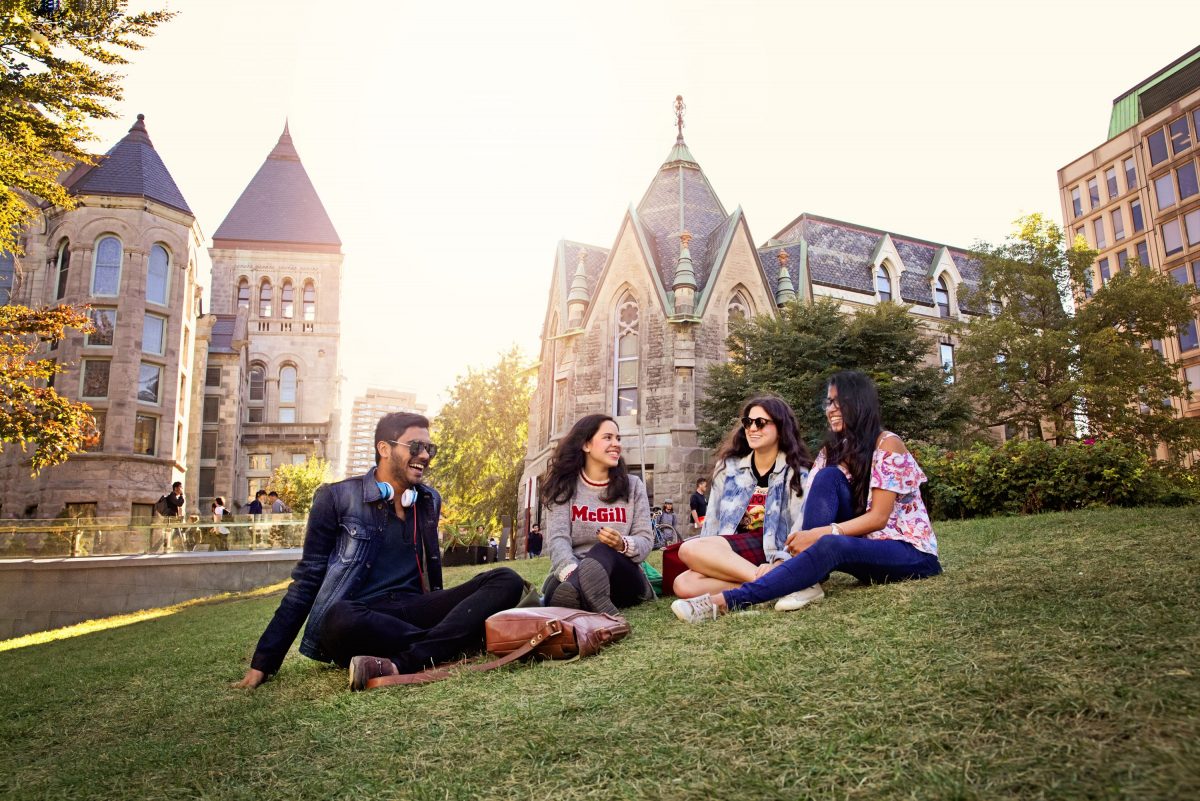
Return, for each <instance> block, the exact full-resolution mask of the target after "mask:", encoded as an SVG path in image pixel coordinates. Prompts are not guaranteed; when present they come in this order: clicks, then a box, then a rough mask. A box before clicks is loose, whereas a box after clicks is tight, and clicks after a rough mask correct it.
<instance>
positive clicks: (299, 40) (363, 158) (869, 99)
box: [96, 0, 1200, 411]
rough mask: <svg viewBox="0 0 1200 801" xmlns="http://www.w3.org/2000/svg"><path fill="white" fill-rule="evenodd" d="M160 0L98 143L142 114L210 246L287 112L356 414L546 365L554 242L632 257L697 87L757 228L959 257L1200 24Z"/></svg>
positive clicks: (1173, 12) (1048, 195) (725, 169)
mask: <svg viewBox="0 0 1200 801" xmlns="http://www.w3.org/2000/svg"><path fill="white" fill-rule="evenodd" d="M164 3H166V4H167V6H168V7H169V8H171V9H173V10H176V11H180V12H182V13H180V14H179V16H178V17H176V18H175V19H174V20H173V21H172V22H170V23H168V24H167V25H166V26H165V27H164V28H163V29H162V30H161V32H160V33H159V34H158V35H156V36H155V37H154V38H153V39H151V40H150V41H149V42H148V46H147V49H146V50H144V51H142V52H141V53H135V54H134V56H133V58H134V63H133V64H132V65H130V67H129V68H128V70H127V75H128V77H127V80H126V82H125V99H124V101H123V102H121V103H120V104H118V106H117V111H118V112H119V114H120V118H119V119H118V120H115V121H107V122H104V123H102V124H98V125H97V126H96V130H97V133H98V134H99V136H100V142H99V144H98V149H100V150H106V149H107V148H108V147H110V146H111V145H112V144H113V143H115V142H116V141H117V140H118V139H119V138H120V137H121V136H122V135H123V134H124V132H125V130H126V129H127V128H128V127H129V126H130V125H131V124H132V122H133V120H134V117H135V115H136V114H137V113H139V112H141V113H144V114H145V115H146V123H147V125H148V127H149V131H150V135H151V137H152V138H153V140H154V144H155V146H156V147H157V148H158V150H159V152H160V154H161V155H162V157H163V160H164V161H165V162H166V164H167V167H168V168H169V169H170V170H171V172H172V174H173V175H174V177H175V180H176V182H177V183H178V184H179V187H180V189H181V190H182V191H183V194H184V197H186V198H187V200H188V203H189V204H190V205H191V207H192V209H193V211H195V212H196V214H197V217H198V219H199V223H200V226H201V228H202V230H203V231H204V233H205V235H206V236H207V237H209V244H210V245H211V236H212V233H213V231H215V230H216V228H217V226H218V225H219V224H220V223H221V220H222V219H224V217H225V214H226V213H227V212H228V211H229V209H230V207H231V206H232V204H233V202H234V201H235V200H236V199H237V197H238V195H239V194H240V193H241V191H242V189H243V188H245V186H246V184H247V183H248V182H249V180H250V178H251V177H252V176H253V175H254V173H255V171H256V170H257V169H258V167H259V166H260V165H261V163H262V161H263V159H264V158H265V157H266V155H267V153H268V152H269V151H270V150H271V148H272V147H273V146H274V144H275V142H276V140H277V139H278V137H279V133H280V131H281V130H282V128H283V121H284V118H285V117H288V118H290V120H291V132H292V136H293V139H294V141H295V144H296V147H297V149H298V150H299V152H300V155H301V158H302V159H303V161H304V165H305V167H306V168H307V170H308V173H309V175H310V176H311V177H312V179H313V182H314V184H315V185H316V187H317V191H318V192H319V193H320V195H321V197H322V199H323V201H324V203H325V207H326V209H327V210H328V212H329V215H330V217H331V218H332V220H333V223H334V225H335V226H336V228H337V230H338V232H339V234H340V235H341V238H342V241H343V249H344V251H345V254H346V261H345V267H344V270H345V275H344V281H343V289H344V293H343V298H342V326H343V340H342V341H343V350H342V367H343V371H344V373H345V374H346V376H347V379H348V385H347V389H348V392H347V394H348V396H349V397H347V398H345V399H344V400H345V404H344V405H345V406H346V407H347V408H348V407H349V404H350V402H351V400H352V398H353V396H354V395H356V394H358V392H359V391H361V389H362V388H363V387H365V386H367V385H368V384H371V385H383V386H390V387H396V388H403V389H411V390H415V391H416V392H417V394H418V399H419V400H420V401H421V402H424V403H427V404H429V406H430V407H431V411H436V409H437V407H438V406H440V405H441V403H442V402H444V400H445V394H446V390H447V388H448V387H449V386H450V385H452V384H453V382H454V379H455V377H456V376H457V375H459V374H461V373H465V371H466V369H467V368H468V367H470V366H474V367H484V366H486V365H488V364H491V363H493V362H494V361H495V360H496V358H497V355H498V353H499V352H500V351H502V350H505V349H506V348H507V347H508V346H509V345H510V344H512V343H516V344H518V345H520V346H521V347H522V348H523V349H524V350H525V352H526V353H527V354H528V355H529V356H530V358H531V359H532V358H536V357H537V350H538V334H539V332H540V328H541V323H542V320H543V317H544V314H545V310H546V303H547V290H548V287H549V283H550V276H551V269H552V266H553V259H554V252H555V245H556V243H557V242H558V240H559V239H560V238H568V239H574V240H578V241H583V242H588V243H591V244H595V245H599V246H601V247H605V248H607V247H610V246H611V245H612V243H613V239H614V237H615V236H616V233H617V226H618V224H619V223H620V221H621V217H622V215H623V214H624V212H625V209H626V207H627V206H628V205H629V204H630V203H634V204H636V203H637V202H638V201H639V200H640V199H641V196H642V194H643V192H644V191H645V189H646V187H647V186H648V185H649V183H650V180H651V179H652V178H653V176H654V173H655V171H656V170H657V169H658V167H659V165H660V164H661V163H662V161H663V160H664V158H665V157H666V155H667V153H668V151H669V150H670V148H671V145H672V144H673V143H674V138H675V128H674V115H673V110H672V103H673V101H674V99H675V96H676V95H677V94H682V95H683V97H684V101H685V102H686V103H687V114H686V128H685V129H684V135H685V138H686V140H687V143H688V146H689V147H690V148H691V150H692V153H693V154H694V155H695V156H696V159H697V160H698V161H699V162H700V165H701V167H702V168H703V169H704V171H705V173H706V174H707V175H708V178H709V180H710V181H711V182H712V184H713V187H714V188H715V189H716V191H717V194H718V195H719V196H720V197H721V200H722V202H723V203H724V204H725V206H726V207H727V208H728V209H730V210H732V209H733V208H735V207H736V206H738V205H741V206H742V208H743V209H744V210H745V212H746V216H747V219H748V221H749V224H750V230H751V233H752V234H753V236H754V238H755V240H756V242H759V243H761V242H763V241H765V240H766V239H768V238H769V237H771V236H772V235H774V234H775V233H776V232H778V231H779V230H780V229H781V228H783V227H784V226H785V225H786V224H787V223H788V222H790V221H791V220H792V219H794V218H795V217H797V216H798V215H799V214H801V213H802V212H805V211H808V212H812V213H815V214H822V215H826V216H830V217H836V218H841V219H845V220H850V221H853V222H856V223H861V224H863V225H868V226H873V227H877V228H882V229H886V230H889V231H893V232H898V233H903V234H907V235H910V236H916V237H921V238H924V239H930V240H934V241H937V242H943V243H946V244H951V245H958V246H969V245H971V244H972V243H974V242H975V241H976V240H980V239H982V240H987V241H999V240H1001V239H1002V238H1003V237H1004V236H1005V235H1006V234H1007V233H1008V232H1009V230H1010V224H1011V221H1012V220H1013V219H1014V218H1015V217H1017V216H1018V215H1019V214H1023V213H1027V212H1033V211H1042V212H1046V213H1048V214H1050V215H1052V217H1053V218H1054V219H1056V220H1058V219H1059V216H1060V206H1059V202H1058V194H1057V183H1056V175H1055V173H1056V170H1057V169H1058V168H1060V167H1062V166H1063V165H1065V164H1067V163H1068V162H1070V161H1072V160H1074V159H1075V158H1077V157H1079V156H1080V155H1082V154H1084V153H1086V152H1087V151H1089V150H1091V149H1092V148H1094V147H1095V146H1097V145H1099V144H1100V143H1101V142H1102V141H1103V140H1104V137H1105V135H1106V134H1107V131H1108V118H1109V112H1110V110H1111V107H1112V100H1113V98H1115V97H1116V96H1117V95H1118V94H1120V93H1122V92H1124V91H1126V90H1127V89H1129V88H1131V87H1132V86H1134V85H1135V84H1136V83H1137V82H1139V81H1140V80H1142V79H1143V78H1145V77H1146V76H1148V75H1150V74H1151V73H1153V72H1154V71H1155V70H1157V69H1159V68H1161V67H1162V66H1165V65H1166V64H1167V63H1169V62H1171V61H1173V60H1174V59H1176V58H1177V57H1179V56H1180V55H1182V54H1183V53H1185V52H1187V51H1188V50H1190V49H1192V48H1193V47H1195V46H1196V44H1197V42H1196V37H1197V30H1200V27H1198V26H1197V25H1196V22H1197V21H1198V20H1200V5H1197V4H1196V3H1195V2H1194V0H1142V1H1141V2H1139V3H1136V4H1130V3H1129V2H1128V1H1127V0H1125V1H1124V2H1107V1H1102V0H1096V1H1094V2H1074V0H1071V1H1070V2H1068V1H1067V0H1051V1H1050V2H1047V0H1039V1H1038V2H1030V1H1029V0H1008V1H1007V2H1002V3H989V4H986V5H985V4H983V3H967V2H960V1H958V0H955V1H953V2H951V1H950V0H944V1H943V2H936V1H934V0H910V1H909V2H904V3H897V2H894V0H881V1H880V2H851V1H849V0H843V2H840V3H836V4H835V3H801V2H795V0H788V1H787V2H752V3H747V2H732V1H726V0H707V1H705V0H691V1H690V2H681V1H678V0H672V1H671V2H654V1H653V0H642V2H625V0H609V2H606V3H602V4H588V5H587V6H584V5H583V4H577V3H569V2H562V0H556V1H555V2H540V0H539V1H527V2H521V3H515V4H514V3H496V2H478V3H463V2H447V3H429V2H419V3H418V2H410V1H409V0H403V1H399V2H383V3H368V4H353V5H350V6H345V7H344V8H345V9H353V11H349V10H342V9H338V8H337V6H336V5H335V4H330V3H327V2H316V0H258V2H254V3H246V2H240V1H239V2H233V0H164ZM136 4H137V5H143V4H144V3H142V2H138V3H136ZM1142 26H1146V27H1145V28H1143V27H1142ZM203 259H204V263H205V267H204V269H205V270H207V269H208V268H207V253H205V254H203Z"/></svg>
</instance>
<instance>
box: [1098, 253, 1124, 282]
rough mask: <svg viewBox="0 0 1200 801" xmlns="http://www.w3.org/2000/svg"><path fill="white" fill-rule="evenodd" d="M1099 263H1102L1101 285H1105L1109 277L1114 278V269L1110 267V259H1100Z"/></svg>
mask: <svg viewBox="0 0 1200 801" xmlns="http://www.w3.org/2000/svg"><path fill="white" fill-rule="evenodd" d="M1099 265H1100V286H1104V285H1105V284H1107V283H1108V279H1110V278H1112V270H1110V269H1109V267H1108V259H1101V260H1100V261H1099ZM1121 266H1122V267H1124V266H1125V265H1123V264H1122V265H1121Z"/></svg>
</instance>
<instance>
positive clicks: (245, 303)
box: [237, 278, 250, 309]
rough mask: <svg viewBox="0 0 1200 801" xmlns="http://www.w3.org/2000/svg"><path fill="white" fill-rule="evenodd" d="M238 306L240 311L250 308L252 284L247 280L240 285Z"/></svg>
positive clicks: (243, 280)
mask: <svg viewBox="0 0 1200 801" xmlns="http://www.w3.org/2000/svg"><path fill="white" fill-rule="evenodd" d="M237 305H238V308H239V309H248V308H250V282H249V281H247V280H246V279H245V278H243V279H242V280H241V282H240V283H238V293H237Z"/></svg>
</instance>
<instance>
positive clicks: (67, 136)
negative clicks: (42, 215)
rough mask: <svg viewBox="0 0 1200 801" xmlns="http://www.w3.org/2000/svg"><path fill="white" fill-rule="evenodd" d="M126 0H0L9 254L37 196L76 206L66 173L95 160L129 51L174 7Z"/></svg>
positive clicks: (2, 165)
mask: <svg viewBox="0 0 1200 801" xmlns="http://www.w3.org/2000/svg"><path fill="white" fill-rule="evenodd" d="M126 5H127V3H126V2H124V0H60V1H59V2H46V0H0V252H5V253H19V242H18V235H19V232H20V231H21V230H22V229H24V228H25V227H26V225H27V224H28V223H29V222H30V220H31V219H32V218H33V215H34V214H35V211H34V206H33V201H36V200H42V201H45V202H46V203H48V204H50V205H51V206H58V207H60V208H64V209H70V208H73V207H74V205H75V204H74V200H73V199H72V197H71V195H70V193H69V192H68V191H67V190H66V189H65V188H64V187H63V186H62V184H60V183H59V180H58V179H59V176H60V175H62V173H63V172H65V171H66V170H67V169H69V168H70V167H71V166H73V165H74V164H76V163H78V162H84V163H89V164H90V163H93V162H94V159H93V158H92V157H91V156H90V155H88V154H87V153H86V152H85V151H84V150H83V146H84V144H85V143H86V142H89V141H91V140H93V139H95V135H94V134H93V133H92V131H91V130H90V129H89V127H88V123H89V122H90V121H91V120H93V119H103V118H105V117H112V116H113V111H112V110H111V109H110V108H109V105H108V104H109V103H111V102H113V101H116V100H120V99H121V84H120V82H121V77H122V76H121V75H120V74H119V73H117V72H116V71H115V68H116V67H119V66H121V65H123V64H127V63H128V60H127V59H126V58H125V56H124V55H123V54H122V51H132V50H141V49H142V43H141V40H142V39H145V38H147V37H149V36H152V35H153V34H154V29H155V28H156V27H157V26H158V25H159V24H160V23H162V22H165V21H166V20H168V19H170V18H171V17H172V16H174V14H173V13H172V12H167V11H149V12H145V13H141V14H133V15H127V14H126V13H125V9H126Z"/></svg>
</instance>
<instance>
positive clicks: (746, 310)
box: [726, 292, 750, 323]
mask: <svg viewBox="0 0 1200 801" xmlns="http://www.w3.org/2000/svg"><path fill="white" fill-rule="evenodd" d="M726 314H727V315H728V317H729V322H730V323H732V322H734V321H735V320H742V321H744V320H749V319H750V301H748V300H746V296H745V295H743V294H742V293H741V292H735V293H733V297H732V298H730V299H729V309H728V310H727V311H726Z"/></svg>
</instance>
